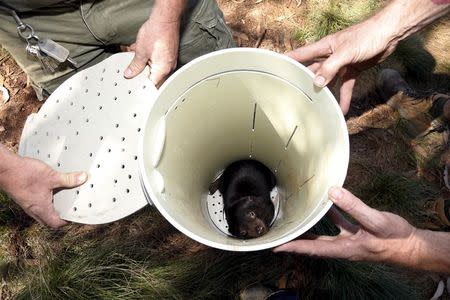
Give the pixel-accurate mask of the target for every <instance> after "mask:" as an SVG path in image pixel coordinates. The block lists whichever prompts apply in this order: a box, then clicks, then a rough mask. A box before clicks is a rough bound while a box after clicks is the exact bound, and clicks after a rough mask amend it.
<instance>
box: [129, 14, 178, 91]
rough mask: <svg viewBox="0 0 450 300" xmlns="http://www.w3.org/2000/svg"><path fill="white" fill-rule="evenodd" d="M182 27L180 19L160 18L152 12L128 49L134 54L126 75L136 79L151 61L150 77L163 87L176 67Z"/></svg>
mask: <svg viewBox="0 0 450 300" xmlns="http://www.w3.org/2000/svg"><path fill="white" fill-rule="evenodd" d="M179 27H180V22H179V21H165V20H161V19H160V18H159V17H158V16H155V14H152V15H151V16H150V18H149V19H148V20H147V21H146V22H145V23H144V24H143V25H142V26H141V28H140V29H139V32H138V34H137V37H136V42H135V43H134V44H133V45H131V46H130V48H129V49H130V50H131V51H135V55H134V58H133V60H132V61H131V63H130V65H129V66H128V68H127V69H126V70H125V73H124V76H125V77H126V78H133V77H135V76H136V75H138V74H139V73H141V72H142V70H144V68H145V66H146V65H147V64H148V65H149V66H150V80H151V81H152V82H153V83H154V84H155V85H156V86H160V85H161V84H162V83H163V82H164V80H165V79H166V78H167V76H169V74H170V73H171V72H172V71H173V70H175V67H176V66H177V59H178V46H179V35H180V32H179Z"/></svg>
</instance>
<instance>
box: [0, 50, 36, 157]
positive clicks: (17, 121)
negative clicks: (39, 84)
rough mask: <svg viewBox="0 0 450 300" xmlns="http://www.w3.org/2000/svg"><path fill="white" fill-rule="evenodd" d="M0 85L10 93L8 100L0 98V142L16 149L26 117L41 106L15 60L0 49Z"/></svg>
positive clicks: (11, 148)
mask: <svg viewBox="0 0 450 300" xmlns="http://www.w3.org/2000/svg"><path fill="white" fill-rule="evenodd" d="M0 64H1V67H0V85H3V86H4V87H5V88H6V89H7V90H8V91H9V95H10V99H9V101H8V102H6V103H4V101H3V97H1V98H0V142H1V143H2V144H3V145H5V146H6V147H8V148H9V149H10V150H13V151H17V148H18V146H19V140H20V136H21V134H22V130H23V127H24V125H25V121H26V119H27V117H28V116H29V115H30V114H32V113H35V112H37V111H38V110H39V108H40V107H41V106H42V104H43V102H39V101H38V100H37V98H36V94H35V93H34V90H33V88H32V87H31V86H30V85H29V84H27V75H26V74H25V73H24V72H23V71H22V70H21V69H20V67H19V66H18V65H17V64H16V62H15V61H14V60H13V59H12V58H11V57H10V56H9V55H8V54H7V53H6V51H4V50H1V49H0Z"/></svg>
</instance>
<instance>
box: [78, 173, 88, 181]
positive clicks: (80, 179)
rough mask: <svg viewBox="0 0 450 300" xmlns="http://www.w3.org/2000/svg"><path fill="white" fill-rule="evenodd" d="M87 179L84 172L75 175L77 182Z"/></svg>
mask: <svg viewBox="0 0 450 300" xmlns="http://www.w3.org/2000/svg"><path fill="white" fill-rule="evenodd" d="M86 179H87V174H86V173H81V174H79V175H77V184H82V183H84V182H85V181H86Z"/></svg>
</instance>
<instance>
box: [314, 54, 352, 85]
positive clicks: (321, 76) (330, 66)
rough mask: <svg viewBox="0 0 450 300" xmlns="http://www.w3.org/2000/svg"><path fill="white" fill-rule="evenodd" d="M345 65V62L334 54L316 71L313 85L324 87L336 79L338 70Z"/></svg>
mask: <svg viewBox="0 0 450 300" xmlns="http://www.w3.org/2000/svg"><path fill="white" fill-rule="evenodd" d="M344 65H345V61H344V60H343V59H341V58H339V57H338V56H337V55H336V54H333V55H331V56H330V57H328V58H327V59H326V60H325V61H324V62H323V63H322V65H321V66H320V68H319V69H318V70H317V71H316V78H314V85H316V86H318V87H324V86H326V85H327V84H329V83H330V81H332V80H333V79H334V77H336V75H337V74H338V72H339V70H340V69H341V68H342V67H343V66H344Z"/></svg>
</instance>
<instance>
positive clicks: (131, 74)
mask: <svg viewBox="0 0 450 300" xmlns="http://www.w3.org/2000/svg"><path fill="white" fill-rule="evenodd" d="M123 75H124V76H125V77H131V76H133V71H131V69H130V68H128V69H126V70H125V72H124V73H123Z"/></svg>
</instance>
